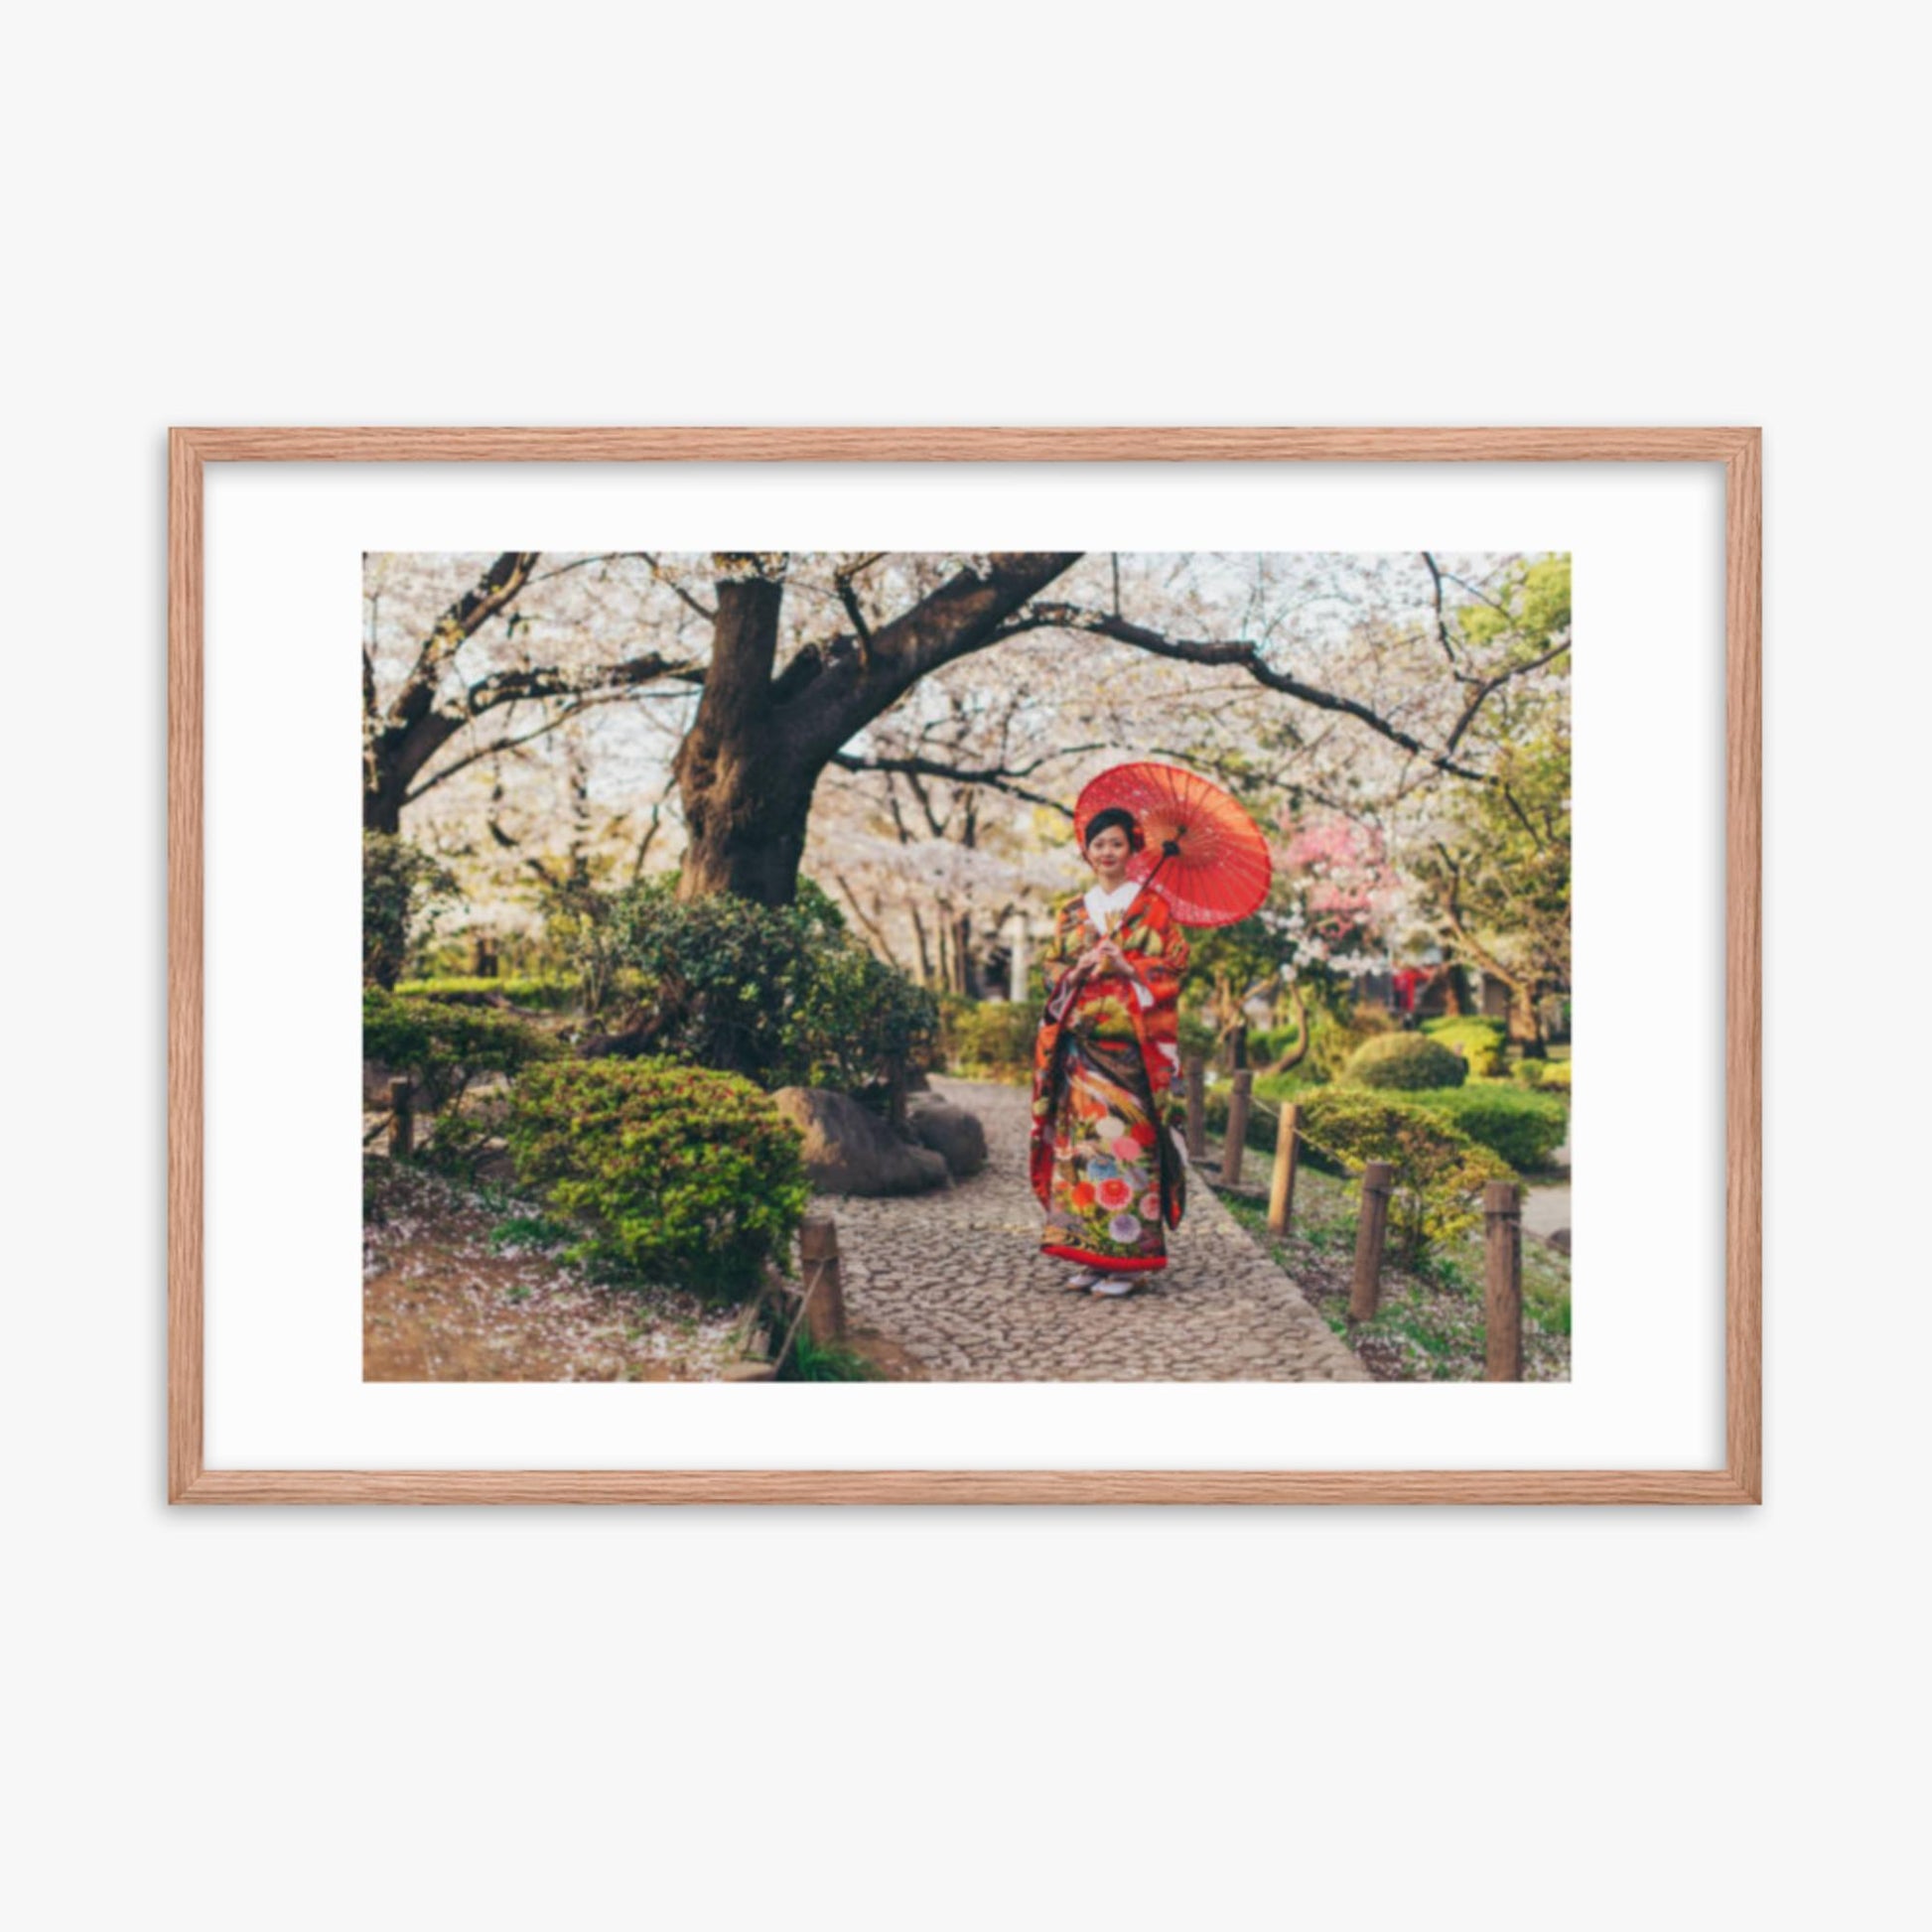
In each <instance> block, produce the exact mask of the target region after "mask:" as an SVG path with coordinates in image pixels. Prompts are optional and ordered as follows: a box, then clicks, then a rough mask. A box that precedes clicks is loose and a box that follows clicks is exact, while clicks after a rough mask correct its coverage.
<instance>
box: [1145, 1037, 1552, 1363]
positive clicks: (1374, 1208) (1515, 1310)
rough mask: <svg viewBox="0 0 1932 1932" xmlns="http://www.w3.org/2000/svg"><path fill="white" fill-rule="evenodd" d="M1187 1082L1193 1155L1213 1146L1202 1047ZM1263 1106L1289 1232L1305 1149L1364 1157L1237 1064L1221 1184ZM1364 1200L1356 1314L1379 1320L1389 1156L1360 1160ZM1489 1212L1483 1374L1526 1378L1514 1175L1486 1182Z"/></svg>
mask: <svg viewBox="0 0 1932 1932" xmlns="http://www.w3.org/2000/svg"><path fill="white" fill-rule="evenodd" d="M1183 1071H1184V1074H1185V1079H1186V1088H1187V1159H1188V1161H1189V1162H1190V1163H1194V1162H1198V1161H1203V1160H1204V1159H1205V1157H1206V1153H1207V1119H1206V1091H1207V1080H1206V1068H1205V1064H1204V1062H1203V1060H1202V1057H1201V1055H1200V1054H1198V1053H1190V1054H1188V1055H1187V1057H1186V1060H1185V1061H1184V1062H1183ZM1255 1113H1259V1114H1260V1115H1261V1116H1262V1117H1263V1118H1264V1119H1270V1120H1273V1122H1274V1123H1275V1161H1274V1169H1273V1172H1272V1173H1271V1174H1270V1176H1269V1185H1268V1232H1269V1234H1270V1235H1271V1236H1273V1237H1275V1238H1276V1239H1281V1238H1283V1237H1285V1236H1286V1235H1287V1234H1288V1232H1289V1229H1290V1228H1291V1227H1292V1226H1293V1224H1294V1218H1295V1181H1296V1175H1297V1173H1298V1171H1299V1169H1300V1166H1301V1158H1302V1153H1303V1150H1304V1149H1308V1150H1311V1151H1312V1152H1313V1153H1315V1154H1317V1155H1319V1156H1320V1157H1321V1158H1322V1159H1323V1160H1324V1161H1328V1162H1330V1163H1332V1164H1333V1165H1334V1166H1335V1167H1337V1168H1339V1169H1340V1170H1341V1171H1342V1173H1355V1172H1357V1171H1358V1164H1357V1163H1355V1162H1353V1161H1350V1160H1346V1159H1344V1158H1343V1157H1342V1156H1340V1155H1338V1154H1337V1153H1335V1151H1334V1150H1333V1149H1332V1148H1326V1147H1323V1146H1322V1145H1321V1144H1320V1143H1319V1142H1318V1141H1313V1140H1311V1139H1310V1138H1309V1136H1308V1135H1307V1134H1305V1133H1304V1132H1303V1131H1302V1109H1301V1108H1300V1106H1299V1105H1298V1104H1297V1103H1296V1102H1294V1101H1292V1100H1290V1101H1285V1102H1283V1103H1282V1104H1281V1105H1279V1106H1271V1105H1270V1104H1269V1103H1268V1102H1267V1101H1265V1100H1257V1099H1256V1098H1255V1095H1254V1070H1253V1069H1252V1068H1251V1067H1241V1068H1239V1069H1237V1070H1236V1072H1235V1074H1234V1076H1233V1080H1232V1083H1231V1085H1230V1089H1229V1092H1228V1118H1227V1129H1226V1132H1225V1134H1224V1136H1223V1138H1222V1142H1221V1168H1220V1184H1221V1185H1222V1186H1223V1187H1237V1188H1238V1187H1239V1186H1240V1184H1241V1164H1242V1157H1243V1156H1244V1155H1245V1154H1246V1152H1247V1140H1248V1123H1249V1118H1250V1116H1251V1114H1255ZM1359 1173H1360V1178H1361V1187H1362V1208H1361V1213H1360V1215H1359V1216H1358V1218H1357V1220H1356V1223H1355V1267H1354V1273H1353V1275H1352V1276H1351V1277H1350V1280H1349V1288H1348V1319H1349V1322H1350V1324H1351V1326H1352V1325H1353V1324H1354V1323H1356V1322H1361V1321H1372V1320H1374V1318H1375V1314H1376V1311H1377V1309H1378V1308H1379V1307H1380V1305H1381V1297H1382V1261H1383V1255H1384V1252H1385V1250H1386V1248H1387V1246H1388V1235H1389V1203H1390V1200H1391V1198H1392V1196H1393V1195H1394V1193H1395V1167H1394V1164H1393V1163H1391V1162H1388V1161H1366V1162H1362V1163H1360V1164H1359ZM1482 1213H1483V1334H1484V1362H1483V1379H1484V1380H1485V1381H1489V1382H1520V1381H1521V1380H1522V1379H1523V1190H1522V1188H1521V1187H1520V1186H1518V1184H1517V1183H1516V1182H1515V1181H1513V1180H1492V1181H1489V1182H1487V1183H1485V1185H1484V1188H1483V1196H1482Z"/></svg>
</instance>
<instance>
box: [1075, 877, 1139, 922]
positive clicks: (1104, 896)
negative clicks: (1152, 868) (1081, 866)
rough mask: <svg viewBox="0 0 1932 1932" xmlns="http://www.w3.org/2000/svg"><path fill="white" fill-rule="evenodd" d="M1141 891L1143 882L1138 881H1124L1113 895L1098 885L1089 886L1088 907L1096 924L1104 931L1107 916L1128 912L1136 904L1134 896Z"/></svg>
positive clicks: (1115, 889)
mask: <svg viewBox="0 0 1932 1932" xmlns="http://www.w3.org/2000/svg"><path fill="white" fill-rule="evenodd" d="M1140 890H1141V882H1140V881H1139V880H1138V879H1123V880H1122V881H1121V882H1120V884H1119V885H1118V886H1116V887H1115V888H1114V890H1113V891H1112V892H1111V893H1109V892H1105V891H1103V890H1102V889H1101V888H1100V887H1099V886H1097V885H1095V886H1089V887H1088V888H1087V898H1086V905H1087V910H1088V911H1089V912H1090V913H1091V914H1092V915H1093V922H1094V924H1095V925H1097V926H1099V927H1100V928H1101V929H1102V930H1103V931H1104V930H1105V929H1106V926H1107V914H1108V913H1109V912H1124V911H1126V910H1127V908H1128V907H1129V906H1130V905H1132V904H1133V903H1134V896H1135V895H1136V894H1137V893H1138V892H1139V891H1140Z"/></svg>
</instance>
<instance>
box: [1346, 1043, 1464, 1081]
mask: <svg viewBox="0 0 1932 1932" xmlns="http://www.w3.org/2000/svg"><path fill="white" fill-rule="evenodd" d="M1467 1077H1468V1068H1467V1067H1466V1066H1464V1065H1463V1063H1462V1060H1461V1056H1460V1055H1459V1054H1456V1053H1451V1052H1450V1051H1449V1048H1448V1047H1447V1046H1444V1045H1441V1044H1440V1043H1439V1042H1437V1041H1436V1040H1433V1039H1428V1038H1425V1037H1424V1035H1421V1034H1381V1035H1377V1036H1376V1037H1375V1038H1374V1039H1371V1040H1366V1041H1364V1042H1363V1043H1362V1044H1361V1045H1360V1046H1358V1047H1356V1049H1355V1050H1354V1051H1353V1052H1352V1053H1350V1054H1349V1056H1348V1060H1347V1063H1346V1064H1345V1065H1344V1066H1343V1067H1342V1070H1341V1078H1342V1083H1343V1084H1344V1085H1346V1086H1351V1087H1395V1088H1402V1089H1408V1088H1414V1087H1459V1086H1460V1085H1461V1084H1462V1082H1463V1080H1464V1079H1466V1078H1467Z"/></svg>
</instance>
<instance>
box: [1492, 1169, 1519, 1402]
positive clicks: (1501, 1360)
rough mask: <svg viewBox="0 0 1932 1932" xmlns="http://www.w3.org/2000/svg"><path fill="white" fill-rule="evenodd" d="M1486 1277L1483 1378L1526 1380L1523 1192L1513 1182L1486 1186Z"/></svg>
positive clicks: (1500, 1380)
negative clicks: (1524, 1359)
mask: <svg viewBox="0 0 1932 1932" xmlns="http://www.w3.org/2000/svg"><path fill="white" fill-rule="evenodd" d="M1482 1212H1483V1218H1484V1219H1485V1221H1486V1222H1487V1224H1488V1225H1487V1228H1486V1230H1485V1234H1486V1249H1487V1255H1486V1258H1487V1261H1488V1279H1487V1281H1486V1283H1485V1284H1484V1290H1483V1297H1482V1320H1483V1339H1484V1347H1483V1380H1484V1381H1485V1382H1520V1381H1521V1380H1522V1379H1523V1196H1522V1190H1521V1189H1520V1188H1519V1187H1518V1186H1517V1185H1516V1183H1515V1181H1513V1180H1492V1181H1490V1182H1489V1184H1488V1185H1487V1186H1486V1187H1484V1188H1483V1190H1482Z"/></svg>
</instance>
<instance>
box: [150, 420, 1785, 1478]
mask: <svg viewBox="0 0 1932 1932" xmlns="http://www.w3.org/2000/svg"><path fill="white" fill-rule="evenodd" d="M1760 455H1761V432H1760V431H1759V430H1758V429H1755V428H1631V429H1618V428H1596V427H1567V428H1540V429H1539V428H1476V427H1468V428H1417V429H1400V428H1302V429H1293V428H1258V427H1231V428H1178V427H1174V428H1152V427H1148V428H1143V427H1114V428H1086V429H1082V428H1029V429H1002V428H947V429H939V428H881V429H854V428H749V427H734V428H632V429H595V428H576V429H538V428H501V429H490V428H458V429H432V428H310V429H303V428H177V429H174V430H171V431H170V433H169V488H168V518H169V535H168V961H169V969H168V1065H169V1080H168V1138H169V1173H168V1454H167V1462H168V1475H167V1493H168V1498H169V1500H170V1501H171V1502H186V1503H378V1502H381V1503H489V1504H503V1503H765V1504H772V1503H1506V1504H1565V1503H1621V1504H1654V1503H1757V1502H1760V1501H1761V1500H1762V1465H1763V1428H1762V1396H1761V1332H1762V1312H1761V1301H1762V1234H1761V1222H1762V1202H1761V1163H1762V1151H1761V1148H1762V1133H1761V1046H1760V1028H1761V1010H1760V943H1761V942H1760V926H1761V914H1760V876H1761V854H1762V803H1761V717H1760V687H1761V656H1762V611H1761V579H1762V538H1761V526H1762V486H1761V474H1760V469H1761V466H1760ZM330 462H343V463H520V462H540V463H565V462H584V463H701V462H734V463H748V462H752V463H788V464H800V463H940V464H946V463H1001V462H1006V463H1109V462H1131V463H1270V464H1273V463H1389V464H1402V463H1431V464H1437V463H1606V462H1609V463H1615V462H1632V463H1695V464H1718V465H1722V466H1723V469H1724V474H1725V746H1726V749H1725V839H1724V850H1725V1053H1724V1064H1725V1102H1724V1108H1725V1322H1724V1328H1725V1463H1724V1466H1723V1467H1722V1468H1713V1469H1627V1470H1617V1469H1545V1470H1515V1469H1476V1468H1471V1469H1411V1470H1374V1469H1367V1470H1341V1471H1335V1470H1306V1469H1303V1470H1298V1469H1256V1468H1240V1469H1213V1470H1191V1469H1133V1470H1127V1469H1090V1470H1063V1469H1031V1470H1018V1469H1014V1470H1009V1469H980V1470H974V1469H950V1470H922V1469H880V1470H860V1469H816V1470H807V1469H760V1470H746V1469H586V1470H544V1469H521V1470H489V1469H442V1470H437V1469H428V1470H424V1469H418V1470H409V1469H299V1470H286V1469H285V1470H277V1469H237V1468H209V1467H207V1462H206V1458H205V1453H204V1449H205V1427H204V1425H205V1404H204V1396H205V1360H204V1356H205V1316H204V1220H203V1215H204V1194H205V1186H206V1180H207V1174H206V1169H205V1153H204V1051H205V1037H204V964H205V961H204V934H203V919H204V897H203V862H204V791H203V753H204V709H203V668H204V653H203V621H204V565H205V555H204V551H205V544H204V517H203V483H204V472H205V467H206V466H207V464H210V463H330Z"/></svg>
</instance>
